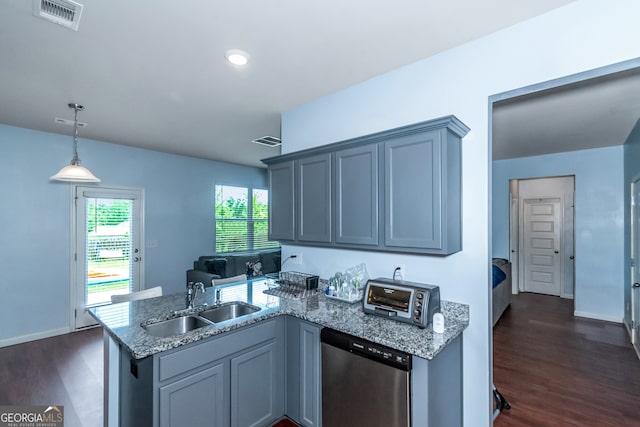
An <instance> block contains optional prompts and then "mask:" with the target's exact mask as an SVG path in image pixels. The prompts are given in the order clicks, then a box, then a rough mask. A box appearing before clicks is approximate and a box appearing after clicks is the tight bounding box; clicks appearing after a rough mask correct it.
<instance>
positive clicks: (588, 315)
mask: <svg viewBox="0 0 640 427" xmlns="http://www.w3.org/2000/svg"><path fill="white" fill-rule="evenodd" d="M573 315H574V316H576V317H586V318H588V319H595V320H604V321H605V322H614V323H623V319H621V318H619V317H613V316H605V315H602V314H598V313H589V312H586V311H577V310H576V311H574V312H573Z"/></svg>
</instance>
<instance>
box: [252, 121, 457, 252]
mask: <svg viewBox="0 0 640 427" xmlns="http://www.w3.org/2000/svg"><path fill="white" fill-rule="evenodd" d="M467 132H469V128H468V127H467V126H466V125H465V124H464V123H462V122H461V121H460V120H458V119H457V118H456V117H455V116H446V117H442V118H439V119H435V120H430V121H427V122H422V123H417V124H413V125H408V126H404V127H401V128H397V129H391V130H388V131H384V132H379V133H375V134H372V135H366V136H362V137H359V138H354V139H350V140H347V141H342V142H337V143H334V144H328V145H324V146H320V147H317V148H312V149H308V150H304V151H300V152H295V153H289V154H285V155H283V156H278V157H272V158H269V159H265V160H263V162H264V163H266V164H267V165H268V167H269V177H270V178H269V183H270V187H269V188H270V191H271V195H272V197H271V203H270V209H271V211H270V215H269V221H270V223H269V231H270V234H269V237H270V238H272V239H277V240H281V241H283V242H285V243H290V244H298V245H312V246H324V247H335V248H346V249H349V248H351V249H367V250H378V251H388V252H408V253H420V254H434V255H449V254H452V253H455V252H458V251H460V250H461V249H462V203H461V198H462V186H461V182H462V181H461V173H462V169H461V160H462V150H461V143H462V138H463V137H464V136H465V135H466V134H467ZM292 164H293V165H295V166H296V173H295V174H294V175H293V178H291V179H293V180H294V181H295V184H294V185H280V186H279V187H278V186H276V184H277V182H276V180H274V179H273V177H274V176H275V173H276V172H280V171H282V170H283V169H284V168H289V167H292V166H291V165H292ZM280 173H281V172H280ZM287 177H291V174H287ZM295 189H297V192H296V191H295ZM285 191H286V192H287V195H286V196H285V195H283V194H282V193H283V192H285ZM296 196H297V197H296ZM276 200H282V201H285V202H286V203H283V205H282V206H273V205H274V204H275V203H277V202H276ZM291 209H293V210H294V211H295V220H296V221H297V223H298V226H297V227H294V229H295V231H297V233H296V232H292V230H291V229H289V228H287V229H286V231H287V233H280V234H279V236H276V233H274V231H275V230H276V229H278V230H281V229H283V228H284V227H285V223H287V221H291ZM272 224H273V225H272Z"/></svg>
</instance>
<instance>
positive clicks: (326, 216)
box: [296, 153, 332, 243]
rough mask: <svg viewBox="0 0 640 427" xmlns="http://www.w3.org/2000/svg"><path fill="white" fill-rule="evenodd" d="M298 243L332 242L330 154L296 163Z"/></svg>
mask: <svg viewBox="0 0 640 427" xmlns="http://www.w3.org/2000/svg"><path fill="white" fill-rule="evenodd" d="M296 182H297V184H298V200H299V201H300V203H299V205H298V209H296V212H297V214H298V218H297V221H298V236H297V237H298V240H300V241H303V242H321V243H322V242H325V243H328V242H331V232H332V231H331V154H330V153H326V154H320V155H317V156H310V157H305V158H303V159H300V160H298V161H297V177H296Z"/></svg>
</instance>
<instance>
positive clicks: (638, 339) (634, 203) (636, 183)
mask: <svg viewBox="0 0 640 427" xmlns="http://www.w3.org/2000/svg"><path fill="white" fill-rule="evenodd" d="M636 187H638V192H640V176H636V177H634V178H632V181H631V188H630V192H631V195H630V196H631V202H630V208H631V213H630V214H631V217H630V226H631V239H630V240H631V242H630V243H631V245H630V246H631V247H630V248H629V249H630V255H631V256H630V267H631V272H630V275H629V279H630V280H629V284H628V285H630V286H631V293H630V298H629V304H630V305H631V318H630V319H628V320H629V321H630V322H629V321H627V319H626V318H625V319H623V323H624V325H625V326H626V327H627V330H628V332H629V335H630V338H631V344H632V345H633V348H634V350H635V351H636V354H637V355H638V357H639V358H640V336H638V335H639V334H638V333H637V330H638V325H636V323H635V321H636V315H637V312H638V310H640V307H638V306H637V305H636V303H635V302H636V300H637V299H638V297H636V293H638V292H640V288H635V287H634V286H633V284H634V283H636V282H638V283H640V274H638V275H637V276H636V273H635V271H636V270H637V268H636V266H635V265H634V262H635V258H636V256H635V255H636V252H637V251H640V248H637V247H636V245H635V243H634V242H635V241H636V239H635V236H634V234H635V233H637V232H638V233H640V224H637V223H636V222H635V221H634V219H635V217H636V210H638V209H640V201H638V200H636V199H635V193H636ZM639 258H640V257H639ZM625 317H626V316H625Z"/></svg>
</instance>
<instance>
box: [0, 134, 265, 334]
mask: <svg viewBox="0 0 640 427" xmlns="http://www.w3.org/2000/svg"><path fill="white" fill-rule="evenodd" d="M71 144H72V138H71V137H70V136H64V135H56V134H50V133H43V132H37V131H33V130H28V129H22V128H16V127H10V126H0V196H1V198H0V200H2V209H0V224H2V238H1V242H2V244H1V245H0V271H1V272H2V273H1V275H0V277H1V279H0V291H1V292H2V298H0V343H1V342H2V341H3V340H8V339H16V338H17V337H24V336H30V335H35V336H38V335H39V334H45V335H46V333H47V331H59V330H62V329H64V328H67V327H68V326H69V312H70V308H69V306H70V302H69V301H70V295H69V289H70V288H69V280H70V279H69V277H70V273H69V269H70V266H69V265H70V261H69V252H70V236H71V235H70V212H71V202H70V196H71V191H70V186H69V185H68V184H63V183H50V182H49V177H50V176H51V175H53V174H54V173H56V172H57V171H58V170H59V169H60V168H61V167H62V166H63V165H65V164H68V162H69V160H70V159H71ZM79 155H80V158H81V159H82V163H83V165H85V166H87V167H88V168H89V169H91V171H92V172H93V173H94V174H95V175H96V176H98V177H100V178H101V179H102V184H103V185H117V186H126V187H138V188H144V190H145V233H146V235H145V238H146V240H147V241H149V240H156V241H157V242H158V247H157V248H148V249H145V252H144V254H143V256H144V257H145V279H146V284H147V285H148V286H153V285H156V284H159V285H162V287H163V290H164V292H165V293H174V292H181V291H182V289H183V288H184V281H185V271H186V270H187V269H188V268H190V267H192V266H193V261H194V259H196V258H197V257H198V256H200V255H205V254H207V255H208V254H212V253H214V222H213V213H214V195H215V191H214V185H215V184H217V183H224V184H229V183H234V184H238V185H247V186H254V187H257V188H267V183H266V172H265V170H264V169H259V168H252V167H246V166H239V165H233V164H229V163H222V162H215V161H208V160H202V159H196V158H191V157H184V156H177V155H172V154H165V153H159V152H155V151H149V150H142V149H135V148H130V147H125V146H122V145H115V144H108V143H104V142H98V141H92V140H87V139H82V138H81V139H80V143H79ZM25 313H28V314H29V315H28V316H25V315H24V314H25Z"/></svg>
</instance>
